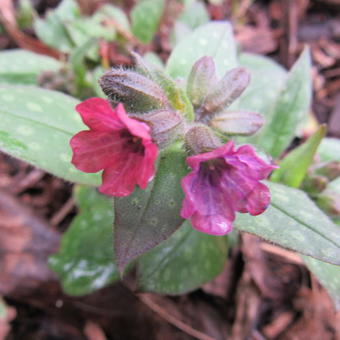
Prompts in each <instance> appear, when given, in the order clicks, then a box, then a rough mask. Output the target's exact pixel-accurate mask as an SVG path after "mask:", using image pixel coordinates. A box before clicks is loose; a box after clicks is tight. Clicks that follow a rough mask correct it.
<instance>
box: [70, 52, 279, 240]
mask: <svg viewBox="0 0 340 340" xmlns="http://www.w3.org/2000/svg"><path fill="white" fill-rule="evenodd" d="M134 57H135V60H136V70H135V71H133V70H124V69H121V68H119V69H115V68H114V69H112V70H110V71H108V72H106V73H105V74H104V75H103V76H102V78H101V79H100V85H101V87H102V89H103V91H104V93H105V94H106V95H107V96H108V100H104V99H100V98H91V99H88V100H86V101H84V102H83V103H81V104H79V105H78V106H77V111H78V112H79V113H80V115H81V117H82V119H83V121H84V123H85V124H86V125H87V126H88V127H89V129H90V130H88V131H81V132H79V133H78V134H77V135H75V136H74V137H73V138H72V140H71V146H72V149H73V160H72V162H73V164H74V165H75V166H76V167H77V168H78V169H80V170H82V171H84V172H97V171H100V170H104V171H103V175H102V179H103V184H102V185H101V187H100V191H101V192H102V193H104V194H107V195H111V196H128V195H130V194H131V193H132V192H133V190H134V188H135V186H136V185H138V186H139V187H140V188H141V189H145V188H146V187H147V184H148V182H150V181H151V180H152V179H153V177H154V175H156V176H157V171H156V159H157V156H158V154H162V152H163V150H164V149H167V148H170V147H171V146H172V145H175V144H176V145H181V150H182V151H181V152H186V153H187V164H188V165H189V167H190V168H191V172H190V173H188V174H187V175H186V176H185V177H184V178H182V183H181V186H182V190H183V192H184V200H183V203H182V210H181V211H178V214H181V216H182V217H183V218H184V219H190V220H191V223H192V226H193V227H194V228H195V229H197V230H199V231H201V232H204V233H208V234H213V235H225V234H227V233H229V232H230V231H231V230H232V225H233V221H234V220H235V213H236V212H240V213H250V214H251V215H258V214H261V213H262V212H263V211H264V210H265V209H266V208H267V206H268V205H269V202H270V193H269V190H268V188H267V187H266V186H265V185H264V184H263V183H261V182H260V181H261V180H263V179H266V178H267V177H268V175H269V174H270V172H271V171H272V170H273V169H274V168H275V166H274V165H272V164H268V163H266V162H265V161H263V160H262V159H261V158H260V157H259V156H258V155H256V153H255V151H254V149H253V148H252V147H251V146H249V145H243V146H240V147H235V145H234V142H233V141H231V140H229V138H230V136H231V135H250V134H253V133H255V132H256V131H257V130H258V129H259V128H260V127H261V126H262V125H263V123H264V120H263V118H262V116H261V115H259V114H257V113H254V112H248V111H235V110H230V111H228V110H227V108H228V106H230V104H231V103H232V102H233V101H234V100H235V99H237V98H238V97H239V96H240V95H241V94H242V92H243V91H244V90H245V88H246V87H247V85H248V83H249V81H250V76H249V73H248V71H247V70H246V69H244V68H236V69H233V70H230V71H228V72H227V73H226V74H225V75H224V77H222V78H221V79H218V77H217V75H216V72H215V65H214V61H213V59H212V58H211V57H203V58H201V59H200V60H198V61H197V62H196V63H195V65H194V66H193V68H192V71H191V73H190V75H189V77H188V80H187V83H186V88H185V89H183V88H182V87H180V86H179V85H178V84H177V83H176V82H175V81H174V80H172V79H171V78H170V77H169V76H167V75H166V74H165V73H164V72H163V71H162V70H160V69H158V68H156V67H154V66H151V65H148V64H146V63H145V62H144V61H143V59H142V58H141V57H140V56H138V55H136V54H134ZM124 107H125V109H126V111H127V112H125V109H124ZM220 138H222V140H221V139H220ZM228 140H229V141H228ZM160 161H161V158H158V161H157V162H160ZM164 194H166V193H164Z"/></svg>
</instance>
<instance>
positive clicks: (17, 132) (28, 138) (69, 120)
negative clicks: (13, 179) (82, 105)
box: [0, 85, 100, 185]
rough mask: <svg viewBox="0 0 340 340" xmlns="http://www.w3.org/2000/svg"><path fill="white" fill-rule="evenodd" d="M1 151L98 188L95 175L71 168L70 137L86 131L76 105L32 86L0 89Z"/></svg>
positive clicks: (70, 99) (58, 93)
mask: <svg viewBox="0 0 340 340" xmlns="http://www.w3.org/2000/svg"><path fill="white" fill-rule="evenodd" d="M0 101H1V108H0V150H1V151H3V152H5V153H8V154H10V155H11V156H14V157H16V158H20V159H22V160H24V161H26V162H28V163H31V164H33V165H35V166H37V167H39V168H42V169H44V170H46V171H47V172H50V173H52V174H54V175H56V176H58V177H61V178H64V179H66V180H68V181H71V182H76V183H81V184H89V185H98V184H99V183H100V179H99V175H98V174H85V173H83V172H80V171H78V170H77V169H76V168H75V167H74V166H73V165H72V164H71V157H72V155H71V148H70V146H69V141H70V139H71V137H72V136H73V135H74V134H76V133H77V132H79V131H80V130H84V129H86V127H85V125H84V124H83V123H82V121H81V119H80V116H79V114H78V113H77V112H76V111H75V109H74V107H75V105H77V104H78V103H79V101H78V100H77V99H75V98H73V97H70V96H67V95H65V94H62V93H60V92H56V91H50V90H45V89H41V88H38V87H34V86H11V85H0Z"/></svg>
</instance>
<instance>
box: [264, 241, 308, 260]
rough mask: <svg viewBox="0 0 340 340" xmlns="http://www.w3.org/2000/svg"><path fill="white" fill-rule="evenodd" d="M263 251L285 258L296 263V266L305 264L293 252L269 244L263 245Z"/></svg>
mask: <svg viewBox="0 0 340 340" xmlns="http://www.w3.org/2000/svg"><path fill="white" fill-rule="evenodd" d="M261 249H262V250H264V251H265V252H267V253H271V254H274V255H278V256H281V257H284V258H285V259H287V260H289V261H290V262H293V263H296V264H302V265H303V264H304V263H303V261H302V260H301V258H300V256H299V255H297V254H295V253H293V252H292V251H289V250H286V249H283V248H280V247H276V246H274V245H272V244H269V243H261Z"/></svg>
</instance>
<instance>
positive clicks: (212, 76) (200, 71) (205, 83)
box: [187, 57, 217, 109]
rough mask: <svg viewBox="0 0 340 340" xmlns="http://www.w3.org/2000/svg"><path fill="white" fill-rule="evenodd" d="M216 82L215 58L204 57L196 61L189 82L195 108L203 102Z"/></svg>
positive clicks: (189, 93)
mask: <svg viewBox="0 0 340 340" xmlns="http://www.w3.org/2000/svg"><path fill="white" fill-rule="evenodd" d="M216 83H217V77H216V73H215V63H214V60H213V58H211V57H203V58H201V59H199V60H198V61H196V63H195V64H194V66H193V67H192V69H191V72H190V74H189V77H188V82H187V94H188V96H189V98H190V100H191V102H192V104H193V105H194V108H195V109H196V108H199V107H200V106H201V105H202V104H203V101H204V99H205V97H206V95H207V93H208V92H209V90H210V89H211V87H212V85H216Z"/></svg>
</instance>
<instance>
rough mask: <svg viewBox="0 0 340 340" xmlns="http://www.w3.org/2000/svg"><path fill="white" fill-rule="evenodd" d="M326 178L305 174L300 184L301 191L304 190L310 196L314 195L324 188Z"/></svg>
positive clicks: (326, 182) (326, 181)
mask: <svg viewBox="0 0 340 340" xmlns="http://www.w3.org/2000/svg"><path fill="white" fill-rule="evenodd" d="M328 183H329V181H328V179H327V178H326V177H325V176H320V175H311V176H307V177H306V178H305V179H304V181H303V182H302V184H301V187H302V189H303V191H306V192H307V193H308V194H309V195H311V196H316V195H318V194H319V193H320V192H322V191H323V190H325V189H326V187H327V184H328Z"/></svg>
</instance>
